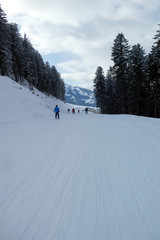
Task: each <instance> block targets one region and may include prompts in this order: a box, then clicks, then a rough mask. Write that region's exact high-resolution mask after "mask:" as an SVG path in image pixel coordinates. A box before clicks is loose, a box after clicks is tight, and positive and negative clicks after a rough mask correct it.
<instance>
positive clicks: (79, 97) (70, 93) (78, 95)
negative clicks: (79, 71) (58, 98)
mask: <svg viewBox="0 0 160 240" xmlns="http://www.w3.org/2000/svg"><path fill="white" fill-rule="evenodd" d="M65 87H66V94H65V101H66V102H67V103H71V104H75V105H82V106H88V107H95V106H96V102H95V98H94V95H93V91H91V90H89V89H86V88H81V87H73V86H71V85H68V84H65Z"/></svg>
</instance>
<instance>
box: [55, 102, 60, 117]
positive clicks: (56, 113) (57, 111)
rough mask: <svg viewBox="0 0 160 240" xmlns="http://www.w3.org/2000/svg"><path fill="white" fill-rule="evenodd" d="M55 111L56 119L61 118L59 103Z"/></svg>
mask: <svg viewBox="0 0 160 240" xmlns="http://www.w3.org/2000/svg"><path fill="white" fill-rule="evenodd" d="M54 112H55V119H57V118H58V119H59V112H60V111H59V107H58V105H56V107H55V108H54Z"/></svg>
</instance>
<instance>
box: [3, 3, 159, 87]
mask: <svg viewBox="0 0 160 240" xmlns="http://www.w3.org/2000/svg"><path fill="white" fill-rule="evenodd" d="M0 4H1V7H2V9H3V10H4V12H5V13H6V15H7V19H8V21H9V22H14V23H17V24H18V26H19V30H20V33H21V34H22V36H23V34H24V33H26V34H27V36H28V38H29V39H30V41H31V43H32V45H33V47H34V48H35V49H36V50H38V51H39V53H40V54H41V56H42V57H43V59H44V61H48V62H49V63H50V65H55V67H56V68H57V70H58V72H59V73H60V74H61V76H62V78H63V80H64V82H65V83H67V84H70V85H73V86H80V87H85V88H89V89H92V88H93V79H94V77H95V72H96V69H97V67H98V66H101V67H102V68H103V70H104V75H106V74H107V71H108V69H109V67H110V66H113V62H112V60H111V49H112V46H113V41H114V39H115V38H116V36H117V35H118V33H121V32H122V33H123V34H124V36H125V38H126V39H127V40H128V41H129V44H130V45H131V46H132V45H134V44H137V43H139V44H141V46H143V48H144V49H145V51H146V53H148V52H149V51H150V49H151V46H152V45H153V43H154V40H153V37H154V35H155V34H156V31H157V30H158V29H159V26H158V24H159V23H160V1H159V0H152V3H151V1H150V0H121V1H118V0H94V1H93V0H81V1H80V0H79V1H78V0H56V1H55V0H45V1H44V0H34V1H33V0H14V1H13V0H1V1H0Z"/></svg>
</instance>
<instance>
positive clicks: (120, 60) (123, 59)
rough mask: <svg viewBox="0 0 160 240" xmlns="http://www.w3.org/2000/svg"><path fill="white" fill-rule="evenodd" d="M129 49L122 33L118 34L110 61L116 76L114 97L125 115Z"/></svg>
mask: <svg viewBox="0 0 160 240" xmlns="http://www.w3.org/2000/svg"><path fill="white" fill-rule="evenodd" d="M129 49H130V46H129V44H128V40H126V39H125V37H124V35H123V34H122V33H119V34H118V36H117V37H116V39H115V40H114V44H113V47H112V60H113V62H114V66H113V67H114V69H115V74H116V83H115V87H116V95H117V98H118V101H119V108H120V112H121V113H125V112H126V109H127V102H126V101H127V100H126V89H127V71H128V69H127V68H128V56H129Z"/></svg>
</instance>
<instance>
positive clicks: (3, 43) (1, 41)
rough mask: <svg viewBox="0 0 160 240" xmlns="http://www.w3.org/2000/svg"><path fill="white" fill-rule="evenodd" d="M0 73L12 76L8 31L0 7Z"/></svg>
mask: <svg viewBox="0 0 160 240" xmlns="http://www.w3.org/2000/svg"><path fill="white" fill-rule="evenodd" d="M0 73H1V75H6V76H9V75H11V74H12V53H11V51H10V31H9V25H8V21H7V19H6V14H5V13H4V11H3V10H2V9H1V5H0Z"/></svg>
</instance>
